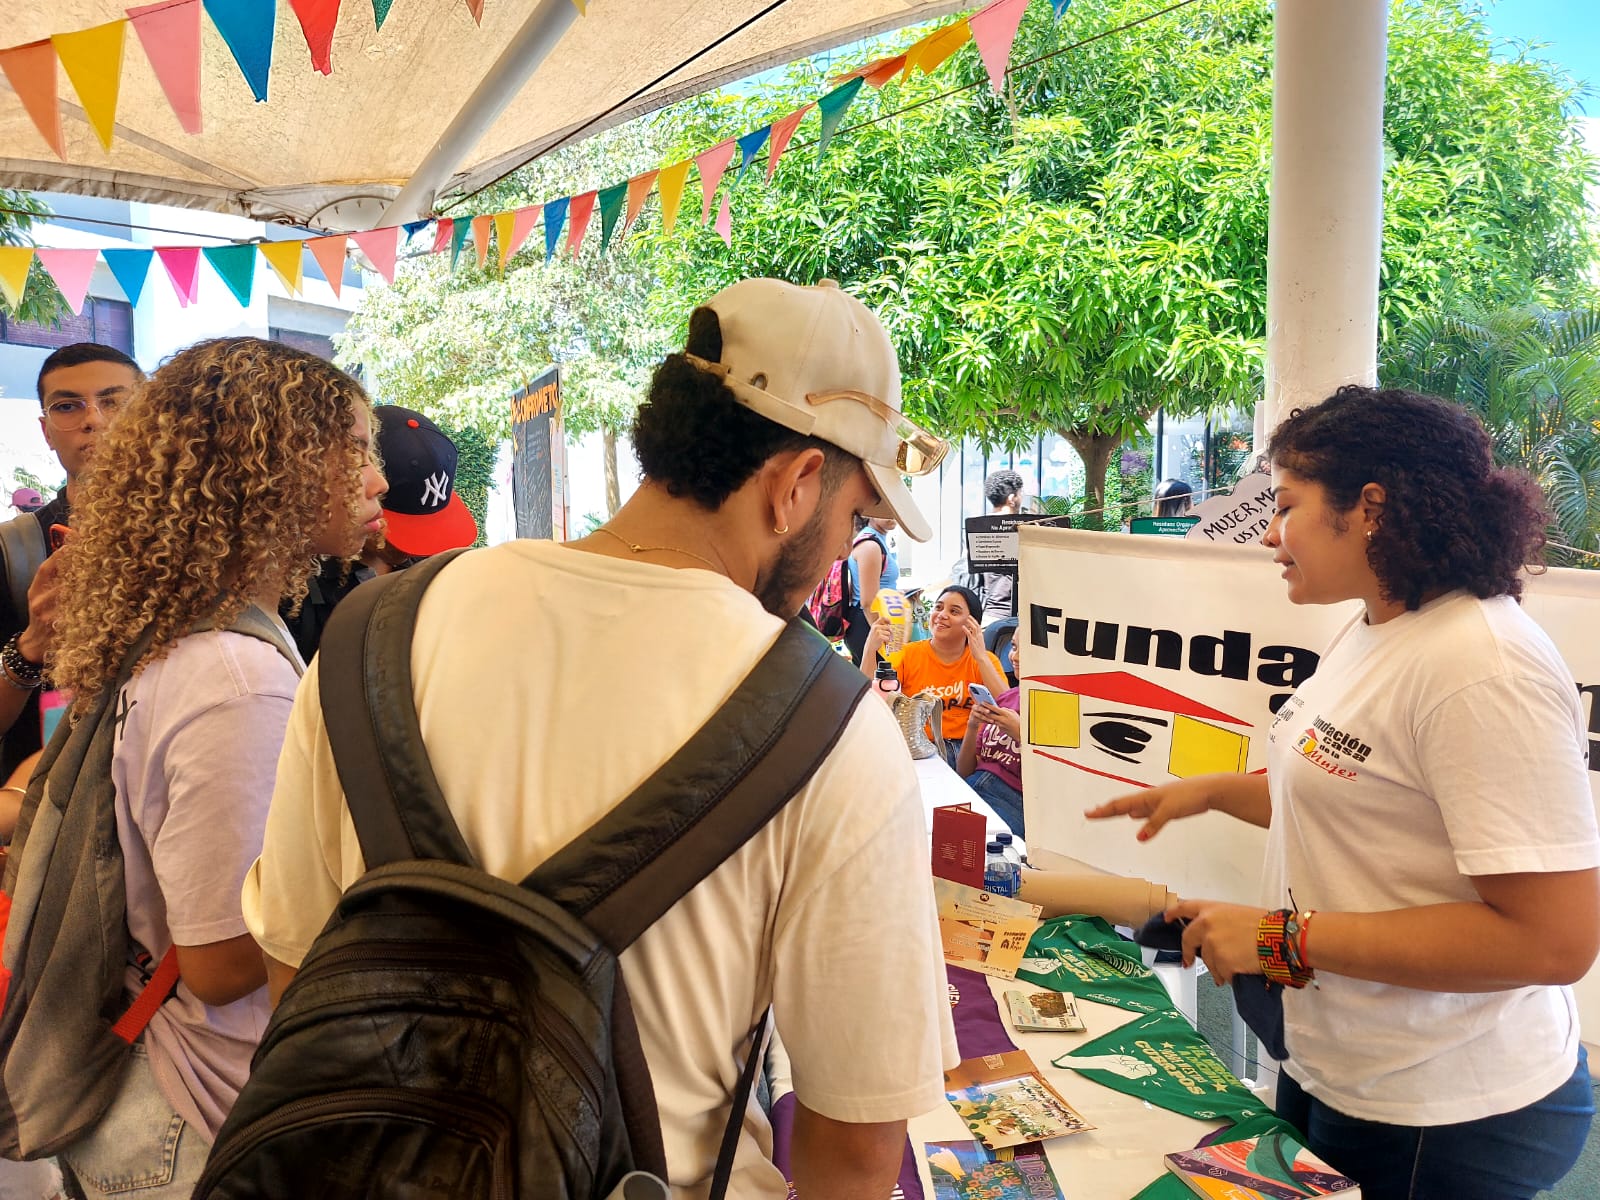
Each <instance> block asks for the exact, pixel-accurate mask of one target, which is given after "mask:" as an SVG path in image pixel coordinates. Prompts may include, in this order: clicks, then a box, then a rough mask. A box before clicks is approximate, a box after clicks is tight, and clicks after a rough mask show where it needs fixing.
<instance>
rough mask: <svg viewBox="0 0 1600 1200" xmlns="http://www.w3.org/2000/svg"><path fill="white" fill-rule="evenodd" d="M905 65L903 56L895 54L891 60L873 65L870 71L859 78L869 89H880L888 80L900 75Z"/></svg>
mask: <svg viewBox="0 0 1600 1200" xmlns="http://www.w3.org/2000/svg"><path fill="white" fill-rule="evenodd" d="M905 65H906V56H905V55H904V54H896V55H895V56H894V57H893V58H886V59H884V60H883V61H882V62H880V63H874V64H873V66H872V69H871V70H870V71H868V72H867V73H866V74H864V75H863V76H862V77H861V78H863V79H865V80H866V81H867V84H868V86H869V87H875V88H881V87H882V86H883V85H884V84H886V83H888V82H889V80H891V79H893V78H894V77H895V76H896V75H898V74H900V70H901V68H902V67H904V66H905Z"/></svg>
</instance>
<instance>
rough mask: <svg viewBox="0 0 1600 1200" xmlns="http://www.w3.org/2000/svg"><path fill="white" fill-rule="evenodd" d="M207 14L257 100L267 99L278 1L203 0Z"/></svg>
mask: <svg viewBox="0 0 1600 1200" xmlns="http://www.w3.org/2000/svg"><path fill="white" fill-rule="evenodd" d="M205 6H206V14H207V15H208V16H209V17H210V18H211V23H212V24H213V25H215V26H216V27H217V32H218V33H220V34H221V35H222V40H223V41H224V42H226V43H228V49H229V51H231V52H232V54H233V61H234V62H236V63H238V64H239V71H240V73H241V74H243V75H244V79H245V82H246V83H248V84H249V85H250V91H251V92H252V93H253V94H254V96H255V98H256V101H257V102H258V103H259V102H260V101H263V100H265V99H266V98H267V79H268V77H269V76H270V75H271V74H272V34H273V28H274V26H275V24H276V22H277V19H278V4H277V0H205Z"/></svg>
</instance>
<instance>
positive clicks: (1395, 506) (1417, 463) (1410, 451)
mask: <svg viewBox="0 0 1600 1200" xmlns="http://www.w3.org/2000/svg"><path fill="white" fill-rule="evenodd" d="M1267 454H1268V457H1269V458H1270V459H1271V460H1272V462H1273V464H1274V465H1275V466H1279V467H1283V468H1284V469H1285V470H1289V471H1293V472H1294V473H1295V474H1296V475H1299V476H1301V477H1302V478H1305V479H1309V480H1311V481H1312V482H1314V483H1318V484H1320V485H1321V486H1322V487H1323V489H1324V490H1325V491H1326V492H1327V497H1328V504H1329V506H1330V507H1331V508H1332V509H1334V510H1335V511H1336V512H1339V513H1347V512H1349V511H1350V510H1351V509H1353V508H1355V506H1356V505H1357V504H1359V503H1360V502H1361V491H1362V489H1363V488H1364V487H1365V486H1366V485H1367V484H1369V483H1376V484H1378V485H1380V486H1381V487H1382V488H1383V490H1384V497H1385V498H1384V504H1383V514H1382V516H1381V517H1380V518H1379V522H1378V529H1377V531H1376V533H1375V534H1374V535H1373V537H1372V540H1371V542H1370V543H1369V545H1368V547H1367V561H1368V562H1369V563H1370V564H1371V565H1372V569H1373V572H1374V573H1375V574H1376V575H1377V576H1378V583H1379V586H1380V587H1381V589H1382V591H1383V595H1384V598H1385V599H1388V600H1393V601H1399V602H1402V603H1404V604H1405V606H1406V608H1407V609H1416V608H1418V607H1420V606H1421V604H1422V601H1423V599H1424V598H1425V597H1427V596H1429V595H1436V594H1438V593H1440V592H1445V591H1453V590H1455V589H1457V588H1463V589H1465V590H1467V591H1469V592H1471V593H1472V594H1473V595H1475V596H1477V597H1479V598H1480V599H1488V598H1489V597H1490V596H1513V597H1516V596H1521V595H1522V570H1523V568H1524V567H1527V566H1538V565H1542V562H1541V560H1542V556H1541V553H1540V552H1541V551H1542V550H1543V548H1544V544H1545V530H1546V529H1547V528H1548V526H1549V514H1548V513H1547V511H1546V508H1545V502H1544V494H1543V493H1542V492H1541V491H1540V490H1539V485H1538V484H1537V483H1536V482H1535V481H1534V480H1533V479H1532V477H1530V476H1529V475H1527V474H1526V473H1525V472H1522V471H1516V470H1511V469H1509V468H1505V467H1496V466H1495V465H1494V455H1493V450H1492V446H1491V444H1490V441H1489V435H1488V434H1487V433H1486V432H1485V431H1484V428H1483V425H1482V424H1481V423H1480V422H1479V420H1478V418H1477V417H1476V416H1474V415H1473V414H1472V413H1471V412H1470V411H1468V410H1467V409H1465V408H1462V407H1460V406H1458V405H1455V404H1451V403H1450V402H1449V401H1447V400H1441V399H1439V398H1438V397H1436V396H1424V395H1420V394H1418V393H1416V392H1407V391H1401V390H1399V389H1393V388H1390V389H1382V390H1379V389H1376V388H1370V387H1356V386H1349V387H1342V388H1340V389H1339V390H1338V391H1337V392H1335V393H1334V394H1333V396H1332V397H1331V398H1329V399H1328V400H1325V401H1324V402H1323V403H1321V404H1319V405H1317V406H1316V407H1314V408H1302V409H1296V410H1295V411H1294V412H1293V413H1291V414H1290V416H1289V419H1288V420H1286V421H1284V422H1283V424H1281V425H1279V426H1278V428H1277V429H1276V430H1275V431H1274V432H1273V435H1272V440H1271V443H1270V445H1269V446H1268V448H1267ZM1341 528H1343V526H1341Z"/></svg>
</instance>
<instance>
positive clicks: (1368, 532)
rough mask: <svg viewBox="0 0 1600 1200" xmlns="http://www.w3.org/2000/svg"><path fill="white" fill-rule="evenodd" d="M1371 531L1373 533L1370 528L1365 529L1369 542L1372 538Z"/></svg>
mask: <svg viewBox="0 0 1600 1200" xmlns="http://www.w3.org/2000/svg"><path fill="white" fill-rule="evenodd" d="M1372 533H1373V531H1372V530H1370V529H1369V530H1367V541H1369V542H1370V541H1371V540H1372Z"/></svg>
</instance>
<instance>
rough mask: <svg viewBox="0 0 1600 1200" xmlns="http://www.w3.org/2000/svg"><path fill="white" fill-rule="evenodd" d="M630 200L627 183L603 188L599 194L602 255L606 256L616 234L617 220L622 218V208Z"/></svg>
mask: <svg viewBox="0 0 1600 1200" xmlns="http://www.w3.org/2000/svg"><path fill="white" fill-rule="evenodd" d="M627 198H628V185H627V184H626V183H618V184H614V185H612V186H611V187H608V188H601V189H600V193H599V197H598V199H599V203H600V253H601V254H604V253H605V252H606V248H607V247H608V246H610V245H611V235H612V234H613V233H615V232H616V228H617V219H618V218H619V217H621V216H622V206H623V204H624V203H625V202H626V201H627Z"/></svg>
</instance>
